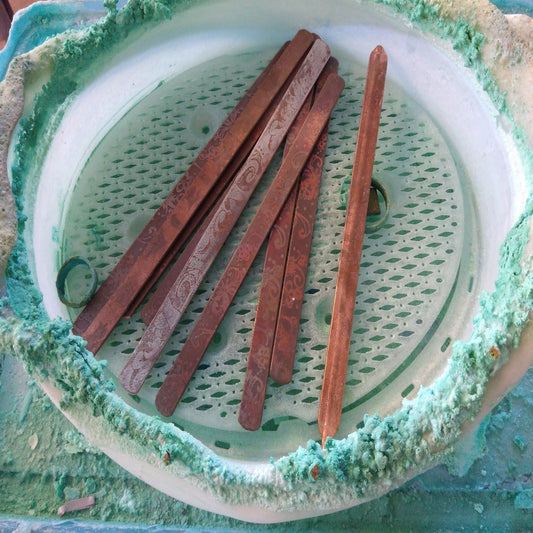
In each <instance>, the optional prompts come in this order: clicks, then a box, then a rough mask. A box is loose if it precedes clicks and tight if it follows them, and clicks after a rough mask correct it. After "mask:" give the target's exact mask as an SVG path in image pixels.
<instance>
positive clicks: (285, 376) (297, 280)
mask: <svg viewBox="0 0 533 533" xmlns="http://www.w3.org/2000/svg"><path fill="white" fill-rule="evenodd" d="M331 69H332V72H336V70H337V69H338V63H335V64H332V65H331ZM327 139H328V128H327V127H326V128H325V129H324V131H323V132H322V136H321V138H320V140H319V143H318V144H317V146H316V149H315V150H316V156H317V157H318V160H317V161H320V162H321V164H318V162H317V165H315V166H314V167H307V168H305V169H304V171H303V173H302V177H301V179H300V188H299V191H298V198H297V201H296V208H295V213H294V220H293V223H292V231H291V236H290V244H289V252H288V255H287V263H286V265H285V275H284V279H283V291H282V293H281V300H280V305H279V311H278V317H277V326H276V333H275V337H274V344H273V349H272V358H271V362H270V377H271V378H272V379H273V380H274V381H275V382H277V383H281V384H286V383H289V382H290V381H291V379H292V371H293V367H294V357H295V354H296V344H297V341H298V333H299V327H300V317H301V314H302V304H303V299H304V291H305V281H306V278H307V266H308V263H309V254H310V252H311V242H312V239H313V229H314V225H315V217H316V210H317V206H318V196H319V192H320V182H321V179H322V168H323V165H324V156H325V154H326V144H327Z"/></svg>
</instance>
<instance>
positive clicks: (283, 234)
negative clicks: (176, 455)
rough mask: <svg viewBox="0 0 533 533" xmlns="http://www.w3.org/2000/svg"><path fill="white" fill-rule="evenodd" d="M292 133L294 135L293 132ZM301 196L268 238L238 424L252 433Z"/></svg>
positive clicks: (304, 113)
mask: <svg viewBox="0 0 533 533" xmlns="http://www.w3.org/2000/svg"><path fill="white" fill-rule="evenodd" d="M310 105H311V95H310V96H309V97H308V98H307V101H306V104H305V105H304V107H302V109H301V110H300V113H299V115H298V117H297V119H296V121H295V124H293V128H292V133H294V135H296V134H297V133H298V131H299V130H300V127H301V124H302V122H303V120H304V119H305V117H306V116H307V113H308V111H309V108H310ZM290 133H291V132H290ZM293 139H294V136H293V138H290V137H288V138H287V142H286V144H285V152H284V156H285V157H286V156H287V153H288V150H289V148H290V146H291V144H292V141H293ZM297 194H298V183H296V184H295V186H294V187H293V188H292V191H291V192H290V194H289V197H288V198H287V200H286V201H285V203H284V204H283V208H282V209H281V212H280V214H279V215H278V218H277V220H276V222H275V223H274V225H273V226H272V229H271V231H270V235H269V237H268V244H267V249H266V253H265V261H264V264H263V273H262V277H261V287H260V289H259V297H258V300H257V311H256V314H255V320H254V327H253V332H252V340H251V343H250V352H249V353H248V367H247V370H246V375H245V378H244V386H243V392H242V401H241V406H240V411H239V422H240V424H241V425H242V426H243V427H244V428H245V429H249V430H256V429H258V427H259V425H260V424H261V415H262V413H263V405H264V400H265V392H266V386H267V379H268V368H269V366H270V354H271V353H272V341H273V340H274V332H275V330H276V319H277V315H278V307H279V298H280V296H281V287H282V283H283V273H284V271H285V261H286V259H287V248H288V246H289V238H290V230H291V225H292V218H293V215H294V206H295V203H296V196H297Z"/></svg>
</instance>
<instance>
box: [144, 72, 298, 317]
mask: <svg viewBox="0 0 533 533" xmlns="http://www.w3.org/2000/svg"><path fill="white" fill-rule="evenodd" d="M291 81H292V77H289V78H288V79H287V81H286V83H285V85H284V87H283V88H282V89H281V91H280V92H279V93H278V94H277V95H276V98H274V100H273V101H272V104H271V105H270V107H269V109H268V110H267V111H266V112H265V114H264V115H263V116H262V117H261V120H260V121H259V122H258V123H257V125H256V127H255V128H254V130H253V131H252V133H251V134H250V135H249V136H248V138H247V139H246V141H245V142H244V143H243V145H242V147H241V149H240V150H239V152H238V153H237V155H236V156H235V158H234V159H233V160H232V161H231V163H230V165H229V166H228V168H227V169H226V171H225V172H224V176H223V179H220V180H219V181H218V182H217V184H216V185H215V187H213V190H212V191H211V193H210V194H209V196H208V198H206V202H205V204H206V205H205V206H204V204H202V206H201V214H200V217H199V218H198V220H200V219H201V217H203V216H204V215H205V214H206V213H207V212H208V210H209V208H210V207H211V206H212V205H213V202H214V201H215V200H217V205H216V207H214V208H213V209H212V210H211V212H209V214H207V216H206V217H205V218H204V220H203V222H202V224H201V225H200V227H199V228H198V229H197V230H196V232H195V233H194V235H193V236H192V237H191V240H190V241H189V242H188V243H187V246H186V247H185V248H184V249H183V251H182V252H181V254H180V255H179V257H178V259H177V260H176V262H175V263H174V265H172V267H171V268H170V269H169V271H168V272H167V273H166V275H165V276H164V277H163V279H162V280H161V281H160V283H159V285H158V287H157V289H156V290H155V292H154V293H153V294H152V296H151V297H150V299H149V300H148V301H147V302H146V304H145V305H144V307H143V309H142V311H141V318H142V320H143V322H144V323H145V324H146V325H148V324H150V322H151V321H152V320H153V318H154V316H155V314H156V312H157V310H158V309H159V307H160V306H161V304H162V303H163V300H164V299H165V298H166V295H167V294H168V292H169V291H170V289H171V288H172V285H173V284H174V283H175V282H176V280H177V278H178V276H179V275H180V273H181V271H182V270H183V267H184V265H185V264H186V263H187V260H188V259H189V257H190V256H191V254H192V253H194V250H195V249H196V246H197V245H198V242H199V240H200V238H201V236H202V234H203V233H204V232H205V231H206V229H207V227H208V226H209V224H210V223H211V221H212V219H213V216H214V215H215V213H216V210H217V209H218V208H219V207H220V204H221V202H223V201H224V197H223V196H222V191H223V190H224V189H225V188H226V186H227V185H228V183H230V182H231V180H232V179H234V178H235V175H236V173H237V171H238V170H239V168H240V167H241V165H242V164H243V162H244V161H245V159H246V158H247V157H248V155H249V154H250V152H251V151H252V149H253V147H254V146H255V144H256V142H257V141H258V139H259V137H260V136H261V134H262V133H263V131H264V129H265V128H266V125H267V124H268V122H269V121H270V119H271V117H272V115H273V114H274V112H275V110H276V108H277V106H278V104H279V103H280V101H281V98H282V97H283V95H284V94H285V91H286V90H287V89H288V87H289V85H290V83H291ZM222 182H223V183H222ZM219 184H220V185H221V186H219ZM217 198H218V199H217ZM199 211H200V209H199ZM195 218H196V217H195ZM186 229H187V230H189V227H187V228H186ZM190 229H191V231H184V232H183V233H184V237H185V239H183V242H182V243H180V246H179V248H178V247H177V248H176V250H175V251H174V250H172V253H169V254H168V255H167V257H165V259H164V260H163V261H161V263H160V268H158V275H160V273H162V272H163V271H164V270H165V269H166V268H167V267H168V265H169V264H170V262H171V261H172V259H173V257H174V256H175V255H176V252H177V251H178V250H179V249H180V248H181V247H182V246H183V243H184V242H185V241H186V240H187V239H188V238H189V237H190V235H191V232H192V231H194V230H195V228H192V227H191V228H190ZM181 240H182V239H181V238H180V241H181ZM146 294H147V293H145V295H144V296H146ZM143 299H144V297H143ZM141 301H142V300H141Z"/></svg>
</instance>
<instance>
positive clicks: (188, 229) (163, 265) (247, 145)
mask: <svg viewBox="0 0 533 533" xmlns="http://www.w3.org/2000/svg"><path fill="white" fill-rule="evenodd" d="M288 44H289V43H288V42H287V43H285V44H284V45H283V46H282V47H281V48H280V49H279V51H278V52H277V54H276V55H275V56H274V58H273V59H272V60H271V61H270V63H269V64H268V65H267V66H266V67H265V69H264V70H263V71H262V72H261V74H260V75H259V76H258V78H257V79H256V80H255V82H254V83H253V85H252V86H251V87H250V89H249V90H248V91H247V93H246V94H245V95H244V96H243V98H242V99H241V100H240V101H239V103H238V104H237V106H236V107H235V109H234V111H233V113H235V114H238V115H240V114H241V113H242V111H243V110H244V108H245V107H246V105H247V104H248V102H249V101H250V99H251V98H252V96H253V95H254V94H255V93H256V91H257V90H258V88H259V86H260V84H261V83H262V82H263V80H264V79H265V78H266V77H267V76H268V75H269V73H270V71H271V70H272V67H273V65H274V64H275V63H276V61H277V60H278V59H279V58H280V56H281V54H282V53H283V52H284V51H285V49H286V48H287V46H288ZM289 83H290V78H289V79H288V80H287V81H286V83H285V86H284V87H283V88H282V89H281V90H280V91H279V92H278V94H277V95H276V97H275V98H274V100H273V101H272V103H271V104H270V107H269V108H268V109H267V111H265V113H264V115H263V116H262V117H261V119H260V120H259V122H258V123H257V125H256V126H255V127H254V129H253V130H252V132H251V133H250V135H249V136H248V137H247V138H246V140H245V141H244V142H243V144H242V146H241V147H240V148H239V150H238V151H237V153H236V154H235V157H234V158H233V159H232V160H231V162H230V163H229V165H228V166H227V167H226V169H225V170H224V172H223V174H222V176H221V177H220V178H219V179H218V180H217V182H216V183H215V185H214V186H213V188H212V189H211V191H210V192H209V194H208V195H207V196H206V198H205V200H204V201H203V202H202V204H201V205H200V206H199V207H198V209H197V210H196V211H195V213H194V215H193V216H192V217H191V220H190V221H189V222H188V224H187V225H186V226H185V227H184V228H183V231H182V232H181V233H180V235H179V237H178V238H177V240H176V241H175V242H174V244H173V245H172V247H171V248H170V250H169V251H168V253H167V254H166V255H165V257H163V259H162V260H161V261H160V262H159V263H158V264H157V266H156V268H155V269H154V272H153V273H152V276H151V277H150V279H149V280H148V281H147V282H146V283H145V285H144V286H143V288H142V290H141V291H140V292H139V293H138V294H137V295H136V297H135V299H134V300H133V301H132V303H131V305H130V306H129V308H128V309H127V310H126V312H125V313H124V317H125V318H131V316H133V314H134V313H135V311H136V310H137V308H138V307H139V305H141V303H142V302H143V301H144V299H145V298H146V296H147V295H148V293H149V292H150V291H151V290H152V288H153V286H154V285H155V284H156V282H157V281H158V280H159V278H160V277H161V276H162V275H163V273H164V272H165V270H166V269H167V268H168V267H169V265H170V264H171V263H172V261H173V259H174V257H175V256H176V255H177V254H178V252H179V251H180V250H181V249H182V248H183V246H184V245H185V243H187V241H188V240H189V238H190V237H191V235H192V234H193V233H194V232H195V231H196V229H197V227H198V225H199V224H200V222H201V220H202V219H203V218H204V217H205V216H206V214H207V213H208V212H209V210H210V209H211V208H212V207H213V205H214V203H215V202H216V201H217V200H218V199H219V198H220V195H221V194H222V191H223V190H224V189H225V188H226V187H227V185H228V183H229V182H230V181H231V180H232V179H233V177H234V176H235V173H236V172H237V171H238V170H239V168H240V167H241V165H242V164H243V162H244V161H245V160H246V158H247V157H248V155H249V154H250V152H251V151H252V148H253V147H254V145H255V143H256V142H257V139H259V136H260V135H261V133H262V131H263V130H264V129H265V126H266V124H267V123H268V121H269V120H270V117H271V116H272V113H273V112H274V109H275V108H276V106H277V105H278V103H279V101H280V99H281V97H282V96H283V93H284V92H285V90H286V89H287V87H286V86H288V84H289ZM204 229H205V228H204ZM168 274H170V271H169V273H168ZM176 275H177V274H174V275H173V274H171V275H170V277H169V276H168V275H167V276H165V278H164V279H163V280H162V282H161V283H160V285H159V288H158V291H159V293H158V296H155V294H154V296H152V298H151V300H152V299H154V298H155V299H154V301H153V302H152V303H151V304H150V300H149V301H148V302H147V305H148V304H150V305H149V308H148V309H146V306H145V307H144V308H143V313H144V315H145V316H143V321H144V323H145V324H146V325H148V324H149V323H150V320H151V319H152V318H153V314H154V313H155V311H156V309H157V307H159V305H161V301H163V298H164V296H165V295H166V293H167V292H168V290H169V289H170V287H171V286H172V283H173V279H175V278H176Z"/></svg>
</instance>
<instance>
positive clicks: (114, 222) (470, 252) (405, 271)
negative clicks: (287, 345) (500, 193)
mask: <svg viewBox="0 0 533 533" xmlns="http://www.w3.org/2000/svg"><path fill="white" fill-rule="evenodd" d="M273 54H274V50H268V51H262V52H256V53H248V54H242V55H239V56H232V57H220V58H218V59H217V60H215V61H210V62H209V63H206V64H201V65H198V66H197V67H196V68H194V69H192V70H189V71H187V72H185V73H184V74H181V75H179V76H177V77H176V78H175V79H172V80H171V81H168V82H165V83H163V84H162V85H161V86H160V87H158V88H157V89H156V90H154V91H153V92H152V93H151V94H150V95H149V96H147V97H146V98H144V99H143V100H142V101H141V102H140V103H139V104H137V105H136V106H135V107H134V108H133V109H131V110H130V111H129V112H128V113H127V114H126V115H125V116H124V117H123V118H121V119H120V120H119V121H118V122H117V123H116V124H115V125H114V126H113V128H112V129H111V130H110V131H109V132H108V133H107V135H106V136H105V137H104V138H103V140H102V141H101V142H100V143H99V145H98V147H97V148H96V149H95V150H94V152H93V153H92V154H91V156H90V158H89V159H88V160H87V163H86V165H85V168H84V169H83V171H82V172H81V175H80V176H79V179H78V181H77V184H76V187H75V190H74V192H73V195H72V198H71V201H70V205H69V207H68V210H67V211H66V213H67V214H66V217H65V219H64V224H63V229H62V257H61V258H59V259H58V268H59V266H60V265H61V264H62V263H63V262H64V261H65V260H67V259H68V258H70V257H72V256H76V255H81V256H83V257H85V258H87V259H88V260H89V261H90V262H91V264H92V265H93V266H94V267H95V268H96V270H97V272H98V277H99V279H100V281H101V280H103V279H105V277H106V276H107V275H108V274H109V272H110V271H111V269H112V267H113V266H114V265H115V264H116V262H117V261H118V259H119V257H120V256H121V254H122V253H123V252H124V251H125V250H126V249H127V247H128V246H129V245H130V243H131V242H132V240H133V239H134V237H135V236H136V235H137V233H138V232H139V231H140V229H141V228H142V227H143V226H144V224H145V223H146V222H147V221H148V220H149V218H150V216H151V213H152V212H153V211H154V210H155V209H156V208H157V206H158V205H159V204H160V203H161V201H162V200H163V199H164V198H165V196H166V195H167V194H168V192H169V191H170V190H171V188H172V187H173V186H174V184H175V183H176V181H177V180H178V179H179V177H180V176H181V175H182V173H183V172H184V170H185V169H186V168H187V167H188V166H189V165H190V164H191V162H192V161H193V159H194V157H195V156H196V154H197V153H198V151H199V150H200V149H201V147H203V145H205V143H206V142H207V141H208V139H209V138H210V136H211V135H212V134H213V133H214V131H215V130H216V128H217V127H218V125H219V124H220V123H221V121H222V120H223V119H224V117H225V116H227V114H228V113H229V112H230V110H231V109H232V108H233V107H234V105H235V104H236V103H237V101H238V100H239V99H240V98H241V97H242V96H243V94H244V92H245V90H246V89H247V87H249V86H250V85H251V83H252V81H253V80H254V79H255V78H256V77H257V75H258V74H259V72H260V71H261V70H262V69H263V68H264V66H265V65H266V63H267V62H268V60H269V59H270V58H271V57H272V55H273ZM339 60H340V73H341V75H342V76H343V77H344V79H345V81H346V89H345V91H344V93H343V95H342V97H341V99H340V101H339V103H338V105H337V107H336V109H335V111H334V114H333V117H332V120H331V126H330V135H329V143H328V149H327V157H326V161H325V166H324V173H323V181H322V188H321V196H320V202H319V208H318V215H317V220H316V226H315V234H314V240H313V250H312V256H311V258H310V265H309V273H308V279H307V285H306V294H305V301H304V306H303V314H302V319H301V323H300V336H299V342H298V348H297V353H296V362H295V369H294V376H293V380H292V382H291V383H290V384H289V385H284V386H280V385H276V384H274V383H273V382H270V383H269V386H268V390H267V399H266V402H265V411H264V416H263V427H262V429H261V430H259V431H258V432H255V433H253V432H252V433H251V432H246V431H245V430H243V429H242V428H241V427H240V426H239V424H238V422H237V413H238V409H239V403H240V396H241V391H242V383H243V378H244V372H245V370H246V359H247V353H248V350H249V345H250V337H251V331H252V327H253V321H254V316H255V312H254V311H255V306H256V301H257V294H258V287H259V283H260V278H261V268H262V263H263V257H262V255H261V254H260V256H259V257H258V258H257V260H256V262H255V264H254V267H253V268H252V270H251V271H250V273H249V275H248V277H247V279H246V281H245V284H244V286H243V287H242V289H241V290H240V292H239V294H238V296H237V298H236V299H235V301H234V303H233V305H232V308H231V309H230V312H229V314H228V316H227V317H226V318H225V320H224V322H223V324H222V326H221V327H220V328H219V331H218V332H217V334H216V336H215V339H214V340H213V343H212V345H211V347H210V348H209V350H208V353H207V354H206V356H205V357H204V359H203V361H202V363H201V366H200V368H199V369H198V371H197V372H196V375H195V376H194V378H193V380H192V382H191V383H190V386H189V388H188V390H187V392H186V393H185V395H184V397H183V399H182V401H181V403H180V405H179V406H178V409H177V410H176V413H175V415H174V417H173V418H172V420H173V421H174V422H175V423H176V424H178V425H179V426H180V427H183V428H185V429H187V430H188V431H190V432H191V433H192V434H194V435H195V436H197V437H198V438H199V439H201V440H202V441H203V442H204V443H206V444H207V445H209V446H212V447H213V448H214V449H216V450H217V451H218V452H222V453H224V454H227V455H229V456H232V457H238V458H247V459H263V458H268V457H269V456H271V455H273V456H276V455H278V454H280V453H284V452H286V451H289V450H291V449H295V447H297V446H298V444H305V442H306V441H307V439H309V438H312V439H318V438H319V433H318V428H317V423H316V419H317V414H318V404H319V399H320V389H321V384H322V373H323V369H324V360H325V354H326V345H327V342H328V331H329V325H330V318H331V308H332V302H333V296H334V291H335V281H336V272H337V266H338V258H339V253H340V248H341V240H342V231H343V224H344V216H345V206H346V200H347V194H348V187H349V180H350V175H351V170H352V165H353V153H354V146H355V141H356V136H357V128H358V124H359V113H360V109H361V103H362V95H363V88H364V81H365V74H366V66H364V65H358V64H354V62H353V61H352V60H351V59H350V58H343V57H339ZM279 161H280V159H279V156H278V157H277V159H275V161H274V162H273V165H272V168H271V170H270V171H269V173H268V175H267V176H265V178H264V179H263V181H262V183H261V184H260V186H259V187H258V189H257V191H256V193H255V194H254V196H253V198H252V200H251V202H250V205H249V206H248V207H247V209H246V211H245V212H244V214H243V216H242V217H241V219H240V221H239V223H238V225H237V227H236V228H235V231H234V232H233V233H232V235H231V236H230V238H229V239H228V242H227V244H226V246H225V247H224V249H223V251H222V253H221V254H220V256H219V257H218V258H217V260H216V262H215V264H214V265H213V267H212V269H211V271H210V273H209V275H208V277H207V279H206V280H205V282H204V283H203V284H202V286H201V288H200V290H199V292H198V294H197V295H196V297H195V298H194V300H193V301H192V303H191V305H190V307H189V309H188V311H187V313H186V314H185V316H184V318H183V319H182V321H181V323H180V325H179V327H178V328H177V330H176V331H175V333H174V335H173V337H172V339H171V341H170V342H169V343H168V345H167V347H166V349H165V351H164V353H163V354H162V355H161V357H160V359H159V361H158V362H157V363H156V365H155V367H154V369H153V371H152V373H151V375H150V377H149V379H148V380H147V382H146V383H145V385H144V386H143V388H142V389H141V392H140V394H139V396H136V397H129V396H128V395H127V394H125V393H124V392H123V391H121V388H120V385H118V392H119V394H122V395H123V396H124V397H125V398H126V399H127V401H129V402H131V403H132V404H133V405H135V406H136V407H137V408H138V409H140V410H142V411H145V412H148V413H150V414H155V413H156V411H155V408H154V407H153V400H154V397H155V394H156V392H157V389H158V387H159V386H160V384H161V383H162V381H163V379H164V377H165V374H166V372H167V371H168V369H169V368H170V365H171V364H172V362H173V361H174V358H175V357H176V356H177V355H178V354H179V351H180V347H181V346H182V344H183V342H184V340H185V339H186V337H187V334H188V332H189V330H190V328H191V325H192V324H193V323H194V321H195V319H196V317H197V316H198V314H199V313H200V312H201V310H202V308H203V306H204V304H205V302H206V299H207V298H208V296H209V294H210V292H211V290H212V289H213V287H214V285H215V284H216V282H217V280H218V277H219V275H220V273H221V272H222V270H223V268H224V265H225V263H226V261H227V260H228V258H229V257H230V255H231V252H232V250H233V249H234V247H235V245H236V244H237V243H238V242H239V239H240V237H241V235H242V233H243V231H244V230H245V228H246V227H247V224H248V223H249V221H250V220H251V217H252V216H253V213H254V211H255V209H256V208H257V206H258V204H259V202H260V200H261V197H262V194H263V193H264V191H265V190H266V188H267V187H268V182H269V180H270V179H271V178H272V177H273V175H274V174H275V170H276V168H277V166H278V165H279ZM374 178H376V179H378V180H379V181H380V183H381V184H382V185H383V186H384V188H385V190H386V191H387V194H388V196H389V197H390V214H389V217H388V219H387V220H386V221H385V223H384V224H383V225H382V226H381V227H380V228H379V229H378V230H377V231H374V232H372V233H368V234H367V235H366V236H365V242H364V250H363V257H362V265H361V273H360V279H359V286H358V294H357V302H356V311H355V319H354V325H353V335H352V348H351V352H350V360H349V366H348V375H347V382H346V393H345V401H344V406H345V407H344V413H343V418H342V424H341V428H340V430H339V434H338V436H341V437H342V436H343V435H345V434H347V433H348V432H349V431H352V430H353V429H354V428H355V427H356V425H357V424H358V423H359V422H360V421H361V420H362V418H363V415H364V413H366V412H370V413H374V412H376V411H379V412H382V411H385V412H382V414H387V412H390V411H391V410H392V409H393V408H397V407H398V406H399V404H400V402H401V400H402V398H403V397H406V396H408V395H412V394H415V393H416V391H417V390H418V388H419V386H420V384H429V383H431V381H432V380H433V379H434V378H435V376H436V375H438V374H439V373H440V372H441V371H442V369H443V367H444V365H445V364H446V359H447V354H448V353H449V350H450V348H451V346H450V345H451V340H452V338H453V329H454V324H456V323H457V322H458V321H460V320H461V317H462V316H463V310H464V308H465V307H467V300H468V298H472V297H473V296H472V294H473V292H474V291H473V286H474V284H475V279H474V278H473V276H472V272H475V268H474V266H473V263H474V261H475V258H476V257H477V254H476V250H475V246H476V239H475V234H476V232H475V226H476V221H475V208H474V205H473V203H472V202H473V200H472V199H471V198H470V195H469V194H467V193H465V191H466V190H467V189H468V186H467V184H466V183H465V180H464V176H462V175H461V170H460V166H459V165H458V164H457V163H456V161H455V160H454V157H453V151H452V149H451V148H450V146H449V144H448V143H447V140H446V139H445V137H444V136H443V134H442V132H441V131H439V128H438V126H437V125H436V124H434V123H433V121H432V120H431V117H430V116H429V114H427V113H426V112H425V111H424V110H423V109H421V108H420V107H419V106H418V105H417V104H416V103H415V102H413V101H412V100H411V99H410V98H408V97H407V96H406V95H405V94H403V93H402V91H401V90H400V89H399V88H398V87H395V86H394V85H393V84H392V83H390V82H388V84H387V87H386V95H385V99H384V104H383V112H382V120H381V125H380V133H379V141H378V147H377V153H376V161H375V168H374ZM73 282H74V280H73ZM69 312H70V313H71V317H72V318H73V319H74V318H75V316H76V313H77V312H79V311H76V310H75V309H71V310H70V311H69ZM144 330H145V326H144V325H143V323H142V321H141V319H140V315H139V313H137V314H136V315H135V316H134V317H133V318H132V319H123V320H122V321H121V322H120V324H119V325H118V327H117V328H116V330H115V331H114V333H113V334H112V335H111V337H110V338H109V339H108V341H107V342H106V344H105V345H104V347H103V348H102V349H101V350H100V352H99V353H98V358H101V359H107V360H108V368H109V370H110V372H111V374H113V375H114V376H117V375H118V374H119V372H120V370H121V368H122V366H123V364H124V363H125V362H126V360H127V358H128V356H129V355H130V354H131V353H132V352H133V350H134V347H135V345H136V343H137V342H138V340H139V339H140V337H141V335H142V334H143V332H144ZM117 383H118V380H117Z"/></svg>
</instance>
